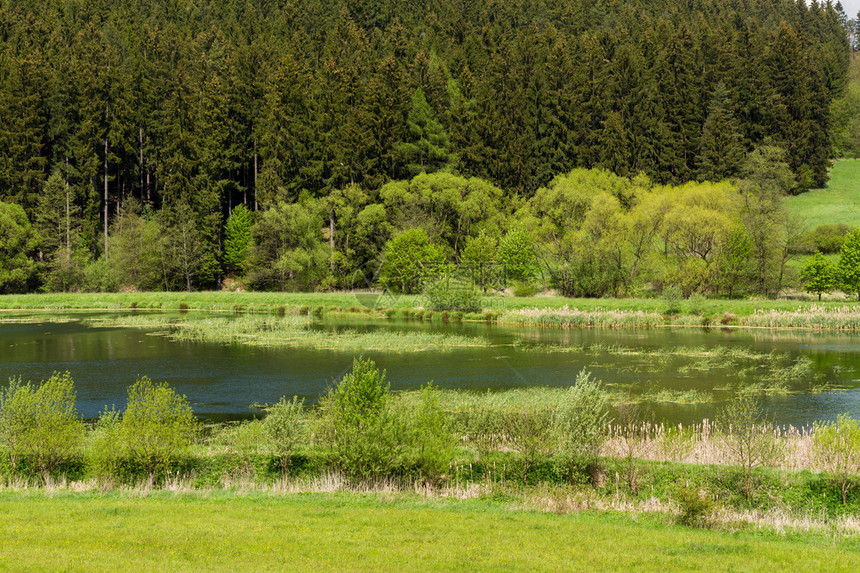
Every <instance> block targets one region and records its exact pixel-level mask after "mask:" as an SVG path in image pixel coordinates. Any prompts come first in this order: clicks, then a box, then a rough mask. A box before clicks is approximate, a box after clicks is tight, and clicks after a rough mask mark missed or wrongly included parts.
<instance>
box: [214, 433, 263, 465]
mask: <svg viewBox="0 0 860 573" xmlns="http://www.w3.org/2000/svg"><path fill="white" fill-rule="evenodd" d="M216 440H217V441H218V442H220V443H223V444H225V445H226V446H227V447H228V448H229V450H230V451H231V452H232V453H234V454H235V455H236V458H238V461H239V463H240V464H241V467H240V471H241V473H242V474H243V475H245V476H249V475H251V474H253V472H254V464H253V460H254V456H255V454H258V453H260V450H261V449H262V448H264V447H265V446H266V442H267V436H266V428H265V426H264V422H260V421H259V420H245V421H244V422H241V423H239V424H235V425H231V426H227V427H225V428H224V429H222V430H221V431H220V432H218V433H217V434H216V435H215V436H213V441H216Z"/></svg>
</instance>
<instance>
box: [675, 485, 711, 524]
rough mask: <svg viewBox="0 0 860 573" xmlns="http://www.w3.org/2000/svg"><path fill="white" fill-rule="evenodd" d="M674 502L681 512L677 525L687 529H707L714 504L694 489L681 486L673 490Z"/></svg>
mask: <svg viewBox="0 0 860 573" xmlns="http://www.w3.org/2000/svg"><path fill="white" fill-rule="evenodd" d="M675 500H676V501H677V502H678V506H679V508H680V510H681V512H680V514H679V515H678V523H680V524H681V525H686V526H687V527H707V526H708V525H709V524H710V516H711V513H713V511H714V502H713V501H712V500H711V499H710V498H709V497H708V496H707V495H705V494H704V493H703V492H700V491H699V490H698V489H696V488H691V487H686V486H682V487H679V488H678V489H676V490H675Z"/></svg>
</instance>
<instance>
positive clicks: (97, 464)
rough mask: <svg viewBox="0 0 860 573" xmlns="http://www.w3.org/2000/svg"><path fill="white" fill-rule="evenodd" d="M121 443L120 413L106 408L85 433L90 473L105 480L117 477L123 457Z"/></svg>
mask: <svg viewBox="0 0 860 573" xmlns="http://www.w3.org/2000/svg"><path fill="white" fill-rule="evenodd" d="M122 445H123V444H122V420H121V416H120V413H119V412H117V411H116V410H114V409H110V410H107V409H106V410H105V411H104V412H102V413H101V414H100V415H99V419H98V420H97V421H96V424H95V427H94V428H93V430H92V431H91V432H89V433H88V434H87V439H86V458H87V465H88V466H89V471H90V473H91V474H92V475H94V476H95V477H97V478H101V479H106V480H113V479H116V478H117V477H119V474H120V466H121V464H122V460H123V459H124V457H125V452H124V451H123V447H122Z"/></svg>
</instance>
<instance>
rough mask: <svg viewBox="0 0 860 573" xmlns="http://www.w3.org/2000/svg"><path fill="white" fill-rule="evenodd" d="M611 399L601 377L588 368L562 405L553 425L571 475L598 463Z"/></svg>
mask: <svg viewBox="0 0 860 573" xmlns="http://www.w3.org/2000/svg"><path fill="white" fill-rule="evenodd" d="M608 405H609V399H608V398H607V396H606V393H605V392H604V391H603V388H602V386H601V384H600V382H599V381H598V380H593V379H592V378H591V374H590V373H588V372H586V371H585V370H583V371H581V372H580V373H579V374H577V376H576V382H575V383H574V385H573V386H571V387H570V389H569V390H568V391H567V392H565V394H564V397H563V398H562V400H561V401H560V402H559V404H558V408H557V409H556V411H555V416H554V419H553V427H554V429H555V433H556V435H557V438H558V456H559V457H560V459H561V462H562V463H563V464H564V465H565V466H566V467H567V468H569V470H570V471H571V477H573V476H575V475H577V474H579V473H581V472H582V471H584V470H587V469H589V466H593V465H594V464H595V463H596V462H597V458H598V456H599V455H600V449H601V448H602V447H603V444H604V442H605V441H606V435H605V433H604V428H605V425H606V421H607V416H608V414H607V406H608Z"/></svg>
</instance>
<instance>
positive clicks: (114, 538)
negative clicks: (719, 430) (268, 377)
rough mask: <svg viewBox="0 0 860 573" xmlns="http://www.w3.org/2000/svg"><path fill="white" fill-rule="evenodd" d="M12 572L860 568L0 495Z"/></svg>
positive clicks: (442, 513) (473, 508)
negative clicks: (240, 569)
mask: <svg viewBox="0 0 860 573" xmlns="http://www.w3.org/2000/svg"><path fill="white" fill-rule="evenodd" d="M0 523H2V526H0V569H2V570H8V571H46V570H50V571H56V570H63V571H79V570H86V571H99V570H113V571H115V570H144V571H148V570H171V571H186V570H187V571H191V570H193V571H200V570H206V571H214V570H236V569H239V568H253V569H254V570H305V571H307V570H314V571H317V570H324V571H335V570H337V571H367V570H374V571H382V570H385V571H404V570H406V571H460V570H470V571H514V570H515V571H633V570H635V571H660V570H672V571H684V570H690V571H694V570H695V571H780V570H781V571H785V570H789V569H790V570H792V571H794V572H801V571H816V572H817V571H825V570H826V571H856V570H858V568H860V545H858V543H857V542H856V541H853V540H851V539H841V540H833V539H831V538H827V537H816V536H803V537H802V538H801V537H795V536H788V537H786V536H779V535H776V534H763V533H754V532H740V533H732V532H719V531H706V530H696V529H688V528H684V527H680V526H675V525H667V524H665V523H661V522H660V521H659V520H656V519H651V518H650V517H647V516H644V517H643V516H641V515H640V516H638V517H631V516H622V515H617V514H594V513H578V514H572V515H558V514H554V513H542V512H533V511H524V510H516V509H512V508H510V507H508V506H507V505H505V504H504V503H494V502H491V501H482V500H435V501H428V500H426V499H424V498H418V497H417V496H411V497H406V498H398V499H395V498H391V499H386V497H385V496H384V495H380V494H376V495H369V494H365V495H363V494H305V495H289V496H273V495H251V496H242V495H238V494H233V493H229V492H227V493H223V492H222V493H213V494H211V495H209V496H201V495H199V494H193V495H191V494H182V495H178V494H171V493H165V492H161V493H157V494H150V495H149V496H147V497H142V498H141V497H134V496H131V495H128V494H125V495H123V494H83V493H59V494H57V493H55V494H54V495H47V494H44V493H20V492H19V493H9V492H7V493H2V494H0Z"/></svg>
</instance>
